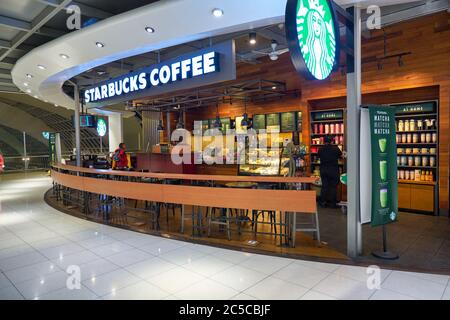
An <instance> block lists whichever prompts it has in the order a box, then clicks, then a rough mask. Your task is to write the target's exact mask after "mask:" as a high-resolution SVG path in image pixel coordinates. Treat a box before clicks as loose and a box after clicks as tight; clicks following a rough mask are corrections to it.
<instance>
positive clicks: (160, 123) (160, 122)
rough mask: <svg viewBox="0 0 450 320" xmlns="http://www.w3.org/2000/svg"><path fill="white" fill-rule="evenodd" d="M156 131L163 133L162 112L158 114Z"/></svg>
mask: <svg viewBox="0 0 450 320" xmlns="http://www.w3.org/2000/svg"><path fill="white" fill-rule="evenodd" d="M158 131H164V125H163V120H162V112H160V113H159V123H158Z"/></svg>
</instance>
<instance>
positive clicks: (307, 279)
mask: <svg viewBox="0 0 450 320" xmlns="http://www.w3.org/2000/svg"><path fill="white" fill-rule="evenodd" d="M329 275H330V273H329V272H326V271H323V270H319V269H317V268H311V267H309V266H305V265H303V264H300V263H298V262H293V263H292V264H290V265H288V266H286V267H284V268H282V269H280V270H278V271H277V272H275V273H274V274H273V277H275V278H278V279H282V280H285V281H288V282H290V283H295V284H297V285H300V286H303V287H305V288H308V289H311V288H313V287H314V286H316V285H317V284H318V283H319V282H320V281H322V280H323V279H325V278H326V277H328V276H329Z"/></svg>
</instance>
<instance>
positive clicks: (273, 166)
mask: <svg viewBox="0 0 450 320" xmlns="http://www.w3.org/2000/svg"><path fill="white" fill-rule="evenodd" d="M238 174H239V175H242V176H287V175H288V174H289V158H288V157H287V156H286V154H285V152H284V149H283V148H279V149H252V150H251V151H248V150H247V152H246V159H245V164H240V165H239V168H238Z"/></svg>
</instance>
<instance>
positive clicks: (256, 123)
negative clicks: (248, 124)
mask: <svg viewBox="0 0 450 320" xmlns="http://www.w3.org/2000/svg"><path fill="white" fill-rule="evenodd" d="M253 129H255V130H263V129H266V115H265V114H254V115H253Z"/></svg>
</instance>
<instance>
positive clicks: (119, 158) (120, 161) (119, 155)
mask: <svg viewBox="0 0 450 320" xmlns="http://www.w3.org/2000/svg"><path fill="white" fill-rule="evenodd" d="M126 149H127V146H126V145H125V143H123V142H122V143H120V144H119V149H116V151H114V156H113V160H114V161H115V163H116V167H115V169H116V170H127V169H128V156H127V153H126Z"/></svg>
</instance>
